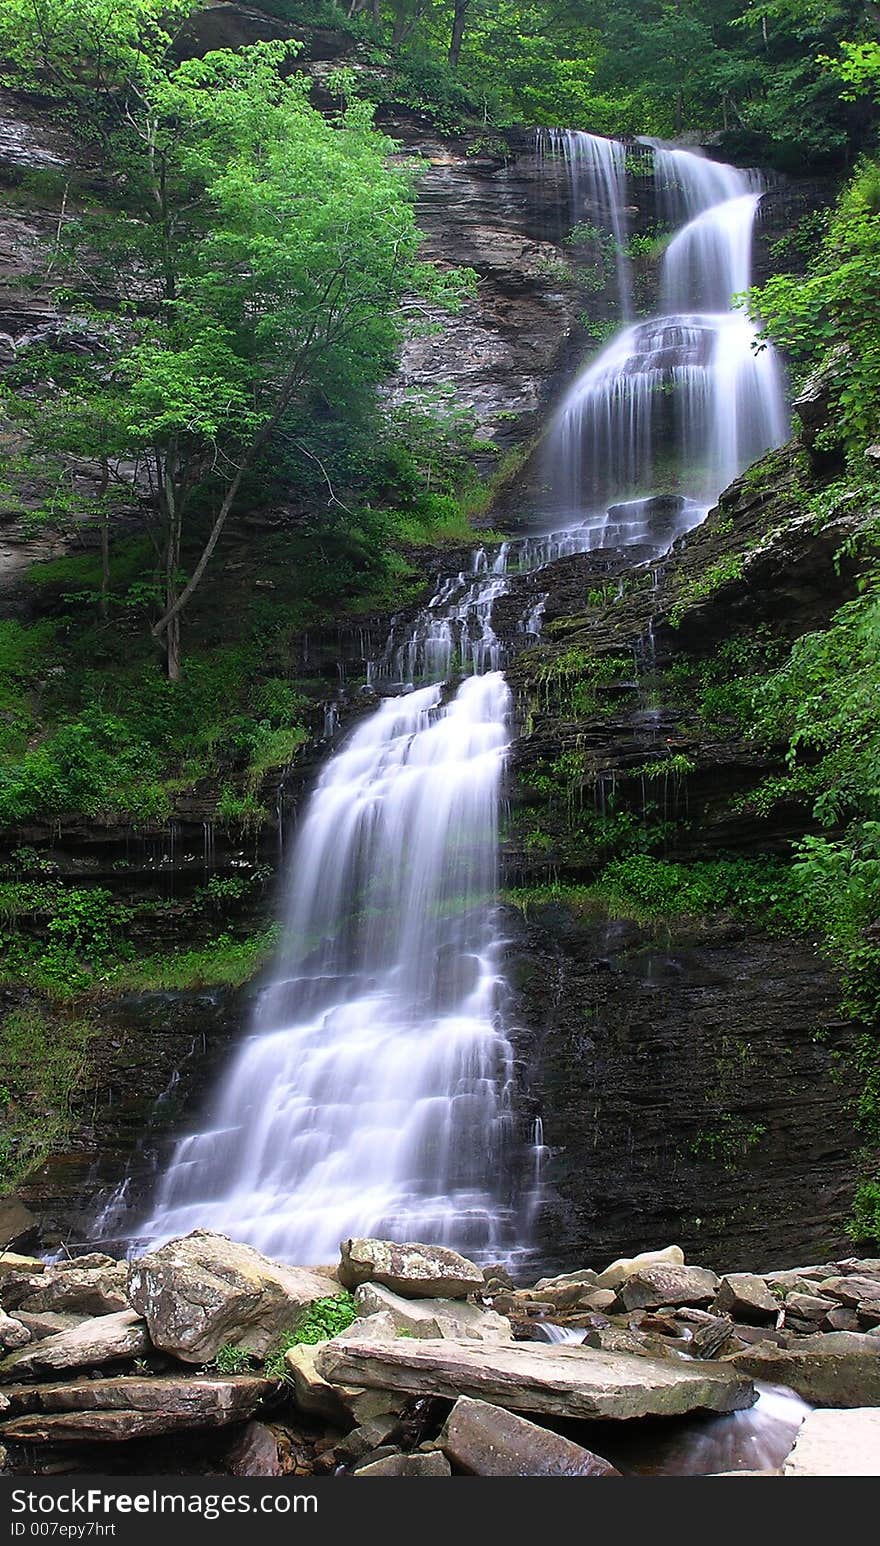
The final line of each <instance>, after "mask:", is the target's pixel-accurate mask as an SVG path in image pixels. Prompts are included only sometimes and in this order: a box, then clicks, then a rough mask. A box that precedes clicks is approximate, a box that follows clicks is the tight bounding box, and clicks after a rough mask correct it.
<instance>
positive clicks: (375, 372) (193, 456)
mask: <svg viewBox="0 0 880 1546" xmlns="http://www.w3.org/2000/svg"><path fill="white" fill-rule="evenodd" d="M188 9H189V7H188V6H185V7H184V6H183V5H180V6H179V7H177V10H176V12H175V8H174V6H173V4H169V3H168V0H161V3H154V0H6V5H5V9H4V13H3V17H2V21H0V50H2V52H3V53H4V54H6V56H7V57H11V58H12V59H13V60H14V61H15V62H17V63H18V65H19V68H20V69H25V70H26V71H28V72H29V74H30V76H31V78H33V79H35V80H38V81H41V82H42V83H43V86H44V88H45V87H46V86H47V85H48V87H49V89H51V90H52V91H54V92H56V93H57V95H58V97H59V101H60V102H61V103H62V104H64V105H65V107H69V108H71V110H72V111H73V112H74V116H75V121H76V124H77V127H78V129H79V132H80V133H82V134H83V135H84V136H86V137H87V138H89V139H90V140H91V141H92V143H93V144H97V145H99V146H100V148H101V152H102V155H103V159H104V171H105V176H106V177H107V178H109V179H110V181H111V183H112V184H113V185H115V186H116V187H117V188H119V189H120V190H121V197H120V198H119V200H118V202H117V203H116V204H115V205H111V206H108V207H104V208H102V209H98V210H97V211H93V212H91V213H89V212H84V213H81V214H80V215H79V216H78V217H77V218H71V219H70V220H69V222H68V224H67V227H66V230H65V237H64V254H63V257H64V262H65V265H66V273H65V278H66V279H67V282H68V285H71V284H73V283H76V284H78V289H77V290H76V291H75V292H74V293H72V294H71V293H68V295H67V297H66V298H67V302H68V304H74V305H80V304H83V303H84V302H85V301H87V300H88V292H89V288H90V286H91V287H92V288H93V287H94V281H95V273H96V272H100V273H101V275H102V277H105V276H107V275H113V276H114V278H115V295H116V306H115V309H113V310H112V311H111V315H110V316H109V317H108V316H107V315H106V314H105V315H103V316H102V317H97V316H95V317H94V319H93V326H94V327H95V329H96V330H100V353H101V356H102V363H101V370H100V372H99V373H98V376H99V379H98V378H96V376H95V373H94V372H91V373H89V372H87V371H81V372H79V373H78V375H76V376H75V378H71V379H65V377H64V376H63V375H61V376H60V377H59V376H58V373H57V371H56V372H55V375H54V376H52V374H51V369H50V370H44V371H43V379H42V386H43V389H44V390H45V391H46V392H47V393H48V395H49V397H50V399H51V401H52V402H53V405H54V416H55V418H56V420H57V418H58V415H59V414H61V415H63V414H64V413H67V415H68V418H70V417H71V416H72V415H73V414H74V411H75V414H76V415H79V417H80V418H81V419H82V420H83V421H84V422H85V421H88V422H89V423H91V424H95V423H96V422H100V424H101V425H102V426H103V431H102V433H103V443H102V444H101V445H100V446H99V445H96V444H93V454H94V455H95V456H96V457H97V458H98V460H99V462H101V461H103V462H106V463H107V465H108V467H111V468H112V469H113V471H114V473H115V474H116V475H117V476H119V475H121V469H122V468H123V467H124V466H125V465H126V464H128V465H130V466H133V468H134V471H133V473H132V474H131V475H130V476H131V486H132V489H133V491H134V492H136V493H137V495H138V497H139V498H140V500H141V501H142V503H143V505H144V506H145V509H146V512H147V516H148V519H149V521H150V522H151V525H152V527H153V529H154V531H155V533H156V538H157V547H158V550H159V553H160V563H161V572H162V587H163V604H162V607H161V611H160V615H159V616H158V617H157V618H156V620H155V623H154V625H153V633H154V636H155V637H156V639H157V641H164V648H165V653H166V662H167V671H168V675H169V677H171V678H172V679H176V677H177V676H178V674H179V670H180V621H181V616H182V614H183V612H184V610H185V608H186V606H187V605H188V603H189V601H190V599H191V597H192V596H193V594H194V592H195V591H196V589H197V587H198V586H199V585H200V584H201V583H202V581H203V578H204V575H205V573H206V570H207V568H208V565H209V562H210V559H211V557H212V555H213V553H214V551H215V548H216V546H217V543H218V541H219V539H220V536H221V534H222V532H223V529H224V526H225V524H226V522H227V520H228V518H229V515H230V513H231V511H232V510H233V509H234V508H236V506H237V503H238V502H239V501H240V499H241V497H242V494H243V491H244V490H245V489H246V488H247V487H248V482H249V480H253V479H254V478H256V477H258V476H259V474H260V471H261V469H262V468H263V467H265V466H268V465H270V464H271V461H272V460H273V458H274V457H275V456H276V455H278V454H280V453H281V451H282V449H283V452H284V454H285V455H288V456H289V455H290V453H291V451H293V452H294V453H295V454H297V455H300V456H302V457H305V458H309V457H311V456H314V455H315V452H314V450H313V448H312V446H310V444H309V429H308V423H307V419H308V411H309V404H310V403H312V402H314V401H317V400H320V403H321V405H322V410H323V411H324V412H325V413H326V412H327V411H330V412H333V413H337V414H344V413H345V409H346V403H347V401H348V399H349V398H350V395H351V393H352V392H357V391H360V390H362V389H363V387H364V385H365V384H366V385H367V386H371V385H372V384H373V383H376V382H378V381H379V380H380V379H381V377H382V375H383V374H384V373H385V371H386V370H387V368H388V367H389V365H390V364H391V362H392V359H393V353H394V347H395V344H396V341H397V336H398V334H397V321H396V308H397V303H398V302H399V300H400V299H401V298H402V296H403V294H404V293H405V292H406V291H407V290H410V289H413V288H419V287H424V286H425V284H426V283H427V282H428V280H429V278H430V274H429V271H428V270H427V269H426V268H425V267H424V266H422V265H419V264H418V263H417V262H416V259H415V252H416V246H417V239H418V238H417V232H416V229H415V225H414V220H413V213H412V199H411V189H410V185H409V180H408V177H407V175H406V174H405V173H403V172H401V171H400V170H399V169H396V168H393V167H391V166H390V165H389V162H388V151H389V149H390V144H389V142H388V141H387V140H385V139H384V138H383V137H382V136H380V135H378V134H377V133H376V132H375V130H374V129H373V126H372V120H371V116H370V112H369V110H368V108H367V107H366V106H364V105H361V104H354V105H352V106H349V107H348V108H347V109H346V110H345V111H344V112H343V113H342V114H341V115H340V117H339V119H338V121H337V122H336V123H335V124H330V123H328V122H327V121H326V120H325V119H324V118H323V117H322V116H321V115H320V114H319V113H318V112H317V111H316V110H315V109H313V108H312V107H311V106H310V104H309V102H308V97H307V86H306V83H305V81H304V78H303V77H298V76H295V75H291V74H289V73H285V72H286V71H287V68H288V64H289V58H290V52H291V45H289V44H284V43H277V44H276V43H271V44H270V43H264V44H258V45H254V46H253V47H251V48H246V49H242V50H239V51H237V52H232V51H229V50H221V51H218V52H216V53H212V54H209V55H207V56H206V57H205V58H203V59H186V60H183V61H182V62H178V61H177V59H176V58H175V56H174V48H173V36H172V33H171V31H169V30H167V29H168V28H169V27H171V26H173V24H174V20H175V16H176V17H177V19H180V18H182V17H183V14H184V11H185V10H186V11H188ZM160 15H161V17H162V22H161V25H160V22H159V20H158V17H159V16H160ZM25 20H27V23H28V25H27V27H25V25H24V23H25ZM46 363H47V362H46V361H45V360H43V361H42V364H43V365H44V366H45V365H46ZM50 363H51V362H50ZM24 364H25V362H22V365H23V366H24ZM34 364H35V366H36V367H39V364H40V362H39V361H35V362H34ZM37 373H38V374H39V370H38V372H37ZM39 388H40V382H39V381H37V380H36V379H35V380H34V381H33V382H32V387H31V399H30V404H31V411H30V412H29V414H28V418H29V425H28V427H29V429H30V432H31V435H32V437H34V443H35V445H36V446H37V448H39V440H40V415H39V414H38V413H36V414H35V413H34V412H33V404H34V401H38V395H37V397H35V396H34V394H38V392H39ZM98 401H100V414H99V415H96V414H95V411H94V410H95V407H96V404H97V403H98ZM8 406H9V408H10V410H14V408H15V406H16V405H15V399H14V396H11V397H10V398H9V399H8ZM196 538H198V539H199V540H200V542H201V550H200V552H199V553H198V556H197V558H196V560H195V562H194V564H193V566H192V568H191V571H190V572H189V573H188V574H185V573H184V572H183V570H184V566H185V564H186V562H187V558H188V554H189V552H190V551H191V550H192V546H193V541H194V539H196Z"/></svg>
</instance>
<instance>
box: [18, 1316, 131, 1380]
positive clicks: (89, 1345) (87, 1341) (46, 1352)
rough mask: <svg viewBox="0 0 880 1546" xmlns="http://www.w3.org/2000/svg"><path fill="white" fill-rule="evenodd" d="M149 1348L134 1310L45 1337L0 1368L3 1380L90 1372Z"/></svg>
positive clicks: (96, 1319) (101, 1318)
mask: <svg viewBox="0 0 880 1546" xmlns="http://www.w3.org/2000/svg"><path fill="white" fill-rule="evenodd" d="M149 1348H150V1338H149V1334H148V1332H147V1324H146V1321H143V1320H141V1317H140V1316H139V1315H138V1313H137V1311H136V1310H118V1311H117V1312H116V1313H115V1315H98V1316H95V1317H94V1318H93V1319H92V1320H87V1321H81V1322H80V1324H79V1325H78V1326H76V1327H74V1328H73V1330H71V1331H62V1332H59V1333H58V1335H57V1336H54V1337H45V1338H43V1339H42V1340H40V1341H37V1342H35V1343H32V1344H31V1346H29V1347H26V1348H24V1349H23V1350H22V1351H21V1352H20V1353H14V1354H13V1355H12V1356H11V1357H10V1358H5V1359H4V1360H3V1363H2V1364H0V1375H2V1377H3V1378H4V1379H9V1378H13V1379H20V1378H21V1376H22V1375H28V1374H33V1373H35V1372H37V1371H39V1370H43V1369H90V1368H94V1367H95V1365H100V1364H105V1363H112V1362H113V1360H114V1359H117V1358H137V1357H139V1356H140V1354H141V1353H146V1352H148V1351H149Z"/></svg>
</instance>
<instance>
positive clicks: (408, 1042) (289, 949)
mask: <svg viewBox="0 0 880 1546" xmlns="http://www.w3.org/2000/svg"><path fill="white" fill-rule="evenodd" d="M441 697H442V689H441V687H440V685H439V684H436V685H433V686H428V687H424V688H420V689H418V690H417V691H414V692H410V693H408V694H405V695H403V696H400V697H393V698H387V699H386V700H385V701H384V702H383V703H382V704H381V706H380V707H379V708H378V709H377V710H376V712H375V713H374V714H373V715H371V717H370V718H369V719H368V720H367V721H366V722H365V723H364V724H363V725H362V726H361V727H360V729H358V730H357V731H356V732H355V733H354V735H353V736H352V737H351V739H350V740H349V741H348V742H347V744H346V745H345V747H344V748H343V749H342V751H340V752H339V753H338V754H337V755H336V756H335V757H333V758H331V760H330V762H329V763H328V764H327V767H326V768H325V771H324V774H323V776H322V777H321V780H320V782H319V784H318V787H317V789H316V791H315V793H314V795H313V797H312V800H311V802H310V804H309V807H308V811H307V814H306V817H305V820H304V822H303V824H302V827H301V830H300V832H299V835H298V838H297V842H296V848H295V852H294V855H293V858H292V860H291V866H290V878H291V893H290V911H289V916H288V919H287V926H286V938H287V941H288V943H287V944H286V946H285V950H284V953H283V957H282V961H281V962H280V963H279V966H280V968H281V972H280V975H279V977H278V980H276V982H275V983H274V984H273V986H272V988H271V989H270V990H269V992H268V993H267V995H266V997H265V999H264V1002H263V1005H262V1007H261V1014H260V1024H259V1025H258V1027H257V1028H256V1030H255V1034H254V1035H253V1036H251V1038H250V1039H249V1040H248V1041H247V1042H246V1043H245V1045H244V1047H243V1048H242V1049H241V1051H240V1053H239V1055H238V1057H237V1059H236V1061H235V1063H234V1065H233V1067H232V1068H231V1070H230V1071H229V1073H228V1075H227V1077H226V1078H225V1080H224V1082H223V1085H222V1088H221V1091H220V1094H219V1099H218V1102H217V1105H216V1109H215V1111H214V1113H213V1117H212V1119H211V1122H210V1126H209V1127H208V1129H207V1130H205V1131H203V1132H200V1133H197V1134H195V1135H193V1136H192V1137H189V1138H186V1139H184V1140H183V1142H182V1143H181V1144H180V1145H179V1147H178V1150H177V1153H176V1155H175V1158H174V1162H173V1165H172V1167H171V1169H170V1170H169V1172H168V1174H167V1176H166V1178H165V1181H164V1183H163V1186H162V1188H161V1192H160V1195H159V1198H158V1200H157V1207H156V1211H155V1214H154V1216H153V1218H152V1219H151V1220H150V1221H149V1222H148V1224H147V1225H146V1227H145V1233H147V1234H149V1235H155V1236H167V1235H170V1234H177V1233H180V1232H184V1231H186V1230H189V1229H193V1228H196V1227H197V1226H198V1227H201V1228H218V1229H223V1230H225V1231H226V1232H228V1233H230V1234H231V1235H233V1236H234V1237H235V1238H236V1239H243V1240H248V1241H250V1242H252V1243H253V1244H255V1245H257V1246H258V1247H259V1248H260V1249H261V1250H264V1251H267V1252H269V1253H271V1254H272V1255H274V1256H280V1257H284V1258H287V1259H288V1260H295V1261H309V1262H316V1261H323V1260H328V1261H329V1260H332V1259H334V1258H335V1256H336V1254H337V1252H338V1248H339V1241H340V1240H341V1239H343V1238H345V1236H346V1235H347V1234H350V1233H352V1231H354V1232H355V1233H365V1234H378V1235H381V1236H384V1237H388V1236H391V1237H394V1238H398V1239H407V1238H416V1239H428V1240H432V1241H441V1242H443V1241H454V1242H455V1243H456V1244H458V1245H460V1246H463V1247H467V1248H468V1249H470V1250H474V1251H477V1252H484V1251H498V1250H502V1249H506V1248H510V1246H511V1245H512V1244H513V1238H512V1235H513V1217H512V1213H511V1210H509V1209H508V1208H506V1207H504V1206H499V1192H500V1191H501V1190H503V1186H504V1181H503V1178H504V1176H505V1174H506V1172H507V1171H508V1170H509V1169H510V1165H509V1157H508V1154H507V1150H508V1147H509V1145H510V1142H511V1139H512V1112H511V1098H510V1097H511V1082H512V1061H513V1060H512V1052H511V1048H510V1045H509V1043H508V1041H507V1039H506V1037H505V1036H504V1034H503V1031H502V1029H501V1026H500V1014H499V1009H500V1005H499V993H500V988H501V983H500V978H499V971H498V964H497V954H498V945H499V941H498V936H497V930H496V927H495V921H494V913H493V906H492V903H493V901H494V890H495V866H496V853H497V818H498V804H499V782H500V778H501V774H502V769H503V764H504V756H505V752H506V749H507V741H508V733H509V732H508V710H509V693H508V689H507V686H506V684H505V682H504V678H503V677H502V676H501V674H500V673H498V672H488V673H487V674H485V675H482V676H479V675H475V676H472V677H469V678H468V679H467V680H466V681H465V682H464V683H463V685H462V686H461V688H460V689H459V691H458V693H457V694H456V696H455V697H454V698H453V700H452V702H451V703H449V704H448V705H444V704H443V703H442V702H441Z"/></svg>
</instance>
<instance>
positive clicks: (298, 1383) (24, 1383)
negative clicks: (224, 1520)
mask: <svg viewBox="0 0 880 1546" xmlns="http://www.w3.org/2000/svg"><path fill="white" fill-rule="evenodd" d="M0 1304H2V1309H0V1346H2V1348H3V1349H5V1354H4V1357H3V1359H2V1362H0V1445H2V1446H3V1448H2V1450H0V1454H2V1461H0V1469H3V1470H4V1471H6V1472H11V1473H14V1474H34V1473H36V1474H45V1473H47V1472H53V1471H56V1470H57V1469H58V1468H59V1466H60V1467H62V1468H63V1469H64V1470H66V1471H78V1470H81V1471H91V1472H92V1473H93V1474H94V1473H98V1474H113V1473H117V1472H125V1473H126V1474H133V1473H149V1472H152V1473H153V1474H197V1473H200V1472H202V1473H204V1472H208V1473H220V1474H230V1475H235V1476H283V1475H295V1476H296V1475H298V1476H312V1475H353V1476H438V1477H439V1476H443V1477H448V1476H453V1475H477V1476H621V1475H627V1474H635V1473H636V1472H639V1471H641V1472H644V1471H649V1472H650V1471H651V1470H652V1469H653V1470H655V1471H662V1470H663V1466H662V1464H655V1465H653V1466H652V1464H651V1462H650V1451H651V1446H652V1444H653V1445H654V1447H655V1448H656V1447H657V1444H658V1442H659V1443H660V1449H661V1450H662V1448H663V1441H665V1439H667V1438H668V1437H669V1436H670V1435H673V1436H674V1435H675V1434H676V1432H677V1431H678V1430H679V1429H681V1427H682V1425H683V1424H684V1425H685V1429H684V1432H685V1437H686V1439H687V1435H688V1434H690V1435H692V1436H693V1438H694V1439H695V1440H696V1441H697V1442H695V1443H694V1445H693V1453H694V1463H693V1465H692V1466H688V1465H685V1466H684V1467H683V1469H685V1470H690V1471H691V1472H692V1474H694V1473H697V1472H702V1473H703V1474H714V1475H722V1474H732V1475H742V1474H743V1473H744V1469H745V1468H746V1467H748V1466H749V1465H750V1464H751V1462H750V1461H749V1459H748V1458H747V1451H746V1450H745V1449H743V1451H742V1455H743V1457H746V1458H743V1462H742V1465H740V1468H739V1469H738V1470H733V1471H727V1470H724V1469H720V1468H715V1469H711V1468H708V1469H707V1466H706V1464H705V1456H706V1454H707V1451H706V1449H705V1447H704V1446H702V1445H701V1444H700V1442H699V1439H700V1435H701V1434H705V1433H706V1432H707V1431H710V1428H711V1424H712V1423H713V1422H715V1423H717V1421H718V1419H719V1416H720V1415H721V1414H725V1416H726V1420H727V1421H728V1422H733V1421H735V1420H736V1418H735V1415H734V1414H741V1416H742V1417H743V1418H745V1419H746V1420H748V1414H749V1411H750V1409H751V1408H752V1407H753V1406H754V1404H755V1402H756V1401H757V1399H758V1388H757V1387H756V1385H755V1381H756V1380H759V1381H769V1382H772V1384H773V1385H775V1386H783V1387H787V1389H788V1391H789V1392H794V1393H796V1395H797V1396H798V1397H800V1398H802V1399H801V1401H800V1402H799V1403H798V1402H796V1401H795V1400H794V1398H793V1397H792V1399H791V1402H790V1406H791V1409H792V1411H793V1412H794V1413H795V1414H796V1415H794V1416H793V1417H791V1418H790V1420H789V1425H788V1427H785V1426H782V1427H781V1428H780V1427H777V1431H776V1434H775V1439H774V1444H775V1448H774V1447H773V1446H771V1447H770V1448H768V1447H767V1446H766V1445H765V1446H764V1447H763V1448H762V1449H761V1455H762V1460H763V1463H764V1471H763V1473H762V1474H775V1475H800V1476H802V1475H842V1474H847V1475H875V1476H876V1475H880V1446H878V1443H877V1439H878V1436H880V1259H868V1260H856V1259H848V1260H845V1261H835V1262H825V1263H822V1264H819V1265H808V1266H800V1267H793V1268H791V1269H790V1270H787V1271H779V1270H776V1271H772V1272H765V1273H730V1274H728V1275H727V1276H724V1277H719V1276H718V1275H717V1274H716V1273H715V1272H713V1271H712V1270H711V1269H709V1268H707V1267H703V1266H697V1265H691V1264H686V1263H685V1260H684V1255H683V1252H682V1251H681V1249H680V1248H679V1247H678V1246H668V1247H666V1248H665V1249H663V1250H657V1251H649V1252H645V1253H642V1254H641V1255H639V1256H636V1257H634V1258H631V1259H626V1260H623V1259H622V1260H619V1261H616V1262H613V1263H612V1264H611V1265H610V1266H607V1267H605V1268H604V1269H602V1270H594V1269H592V1268H588V1267H585V1268H582V1269H581V1270H579V1271H574V1272H569V1273H566V1274H563V1275H562V1276H560V1277H555V1278H542V1279H541V1280H540V1281H539V1282H537V1283H536V1284H535V1285H534V1286H533V1287H530V1288H522V1287H516V1286H515V1285H514V1283H513V1281H512V1279H511V1278H510V1277H509V1275H508V1273H507V1272H506V1271H505V1269H504V1268H503V1267H501V1266H496V1267H486V1268H482V1267H479V1266H477V1265H475V1264H474V1263H473V1262H469V1261H467V1260H465V1259H464V1258H463V1257H461V1256H459V1255H457V1253H456V1252H454V1251H451V1250H449V1249H448V1248H446V1247H442V1246H431V1245H425V1244H407V1245H397V1244H392V1243H391V1242H389V1241H382V1240H349V1241H345V1242H343V1245H342V1248H341V1257H340V1260H339V1262H338V1263H336V1264H334V1265H332V1266H327V1267H295V1266H287V1265H283V1264H280V1263H278V1262H273V1261H270V1260H269V1259H268V1258H266V1257H265V1256H262V1255H260V1254H259V1252H257V1251H255V1250H254V1249H253V1248H252V1247H250V1246H246V1245H240V1244H236V1243H235V1242H233V1241H231V1240H229V1239H227V1238H226V1237H225V1236H223V1235H218V1234H213V1233H210V1232H207V1231H204V1230H196V1231H195V1232H194V1233H192V1234H190V1235H187V1236H185V1237H182V1238H180V1239H176V1240H172V1241H170V1242H168V1243H167V1244H166V1245H163V1246H161V1247H159V1248H158V1249H155V1250H152V1251H149V1252H147V1253H146V1254H145V1255H143V1256H141V1257H139V1258H137V1259H135V1260H133V1261H117V1260H114V1259H113V1258H112V1257H110V1256H106V1255H104V1254H101V1253H97V1252H95V1253H91V1254H88V1255H84V1256H80V1257H76V1258H71V1259H69V1260H64V1261H56V1262H53V1263H46V1262H44V1261H42V1260H40V1259H38V1258H34V1257H28V1256H23V1255H17V1254H15V1253H12V1252H5V1253H3V1254H2V1255H0ZM807 1403H809V1407H814V1408H818V1409H821V1410H816V1411H810V1410H809V1407H808V1405H807ZM799 1423H800V1426H799ZM658 1433H659V1434H660V1435H661V1439H660V1440H659V1441H658V1438H657V1435H658ZM639 1453H641V1454H642V1459H641V1460H640V1461H634V1460H633V1456H634V1455H638V1454H639ZM645 1454H648V1456H649V1458H648V1460H647V1461H646V1460H645V1458H644V1456H645ZM701 1456H702V1457H703V1460H704V1463H702V1464H701V1463H700V1457H701ZM680 1469H681V1468H680Z"/></svg>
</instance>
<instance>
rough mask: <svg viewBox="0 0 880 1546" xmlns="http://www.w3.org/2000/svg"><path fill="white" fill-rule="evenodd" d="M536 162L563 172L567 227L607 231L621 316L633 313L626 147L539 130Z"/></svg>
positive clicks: (578, 133)
mask: <svg viewBox="0 0 880 1546" xmlns="http://www.w3.org/2000/svg"><path fill="white" fill-rule="evenodd" d="M537 148H538V156H539V157H540V158H541V159H542V160H547V159H548V158H549V159H552V160H559V159H561V160H562V161H563V162H564V164H565V166H566V169H567V171H568V182H569V193H570V200H571V204H570V213H571V223H572V226H573V227H575V229H577V228H578V227H580V228H581V229H582V230H589V229H590V228H591V227H594V228H595V229H596V230H598V231H601V230H602V229H603V228H604V229H605V230H606V231H608V232H609V233H610V235H611V238H612V240H613V244H614V247H613V257H614V267H615V271H616V274H617V298H618V305H619V308H620V315H621V317H622V318H623V320H624V321H626V320H628V318H629V316H630V314H631V311H632V276H631V274H630V265H629V258H628V256H627V251H626V243H627V228H626V208H627V205H626V147H625V146H624V145H622V144H621V142H620V141H619V140H609V139H606V138H605V137H604V136H603V135H601V134H587V133H585V132H584V130H582V129H539V130H538V137H537Z"/></svg>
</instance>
